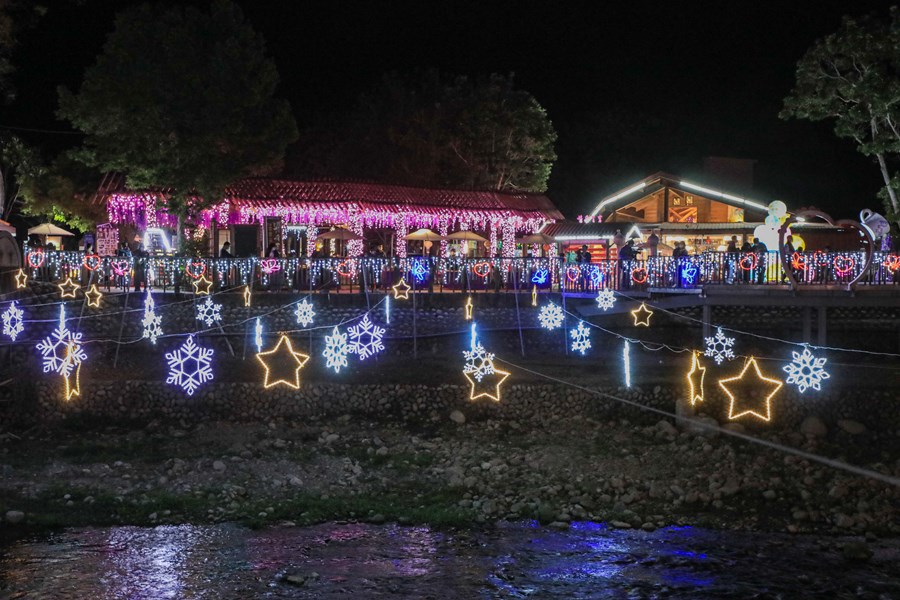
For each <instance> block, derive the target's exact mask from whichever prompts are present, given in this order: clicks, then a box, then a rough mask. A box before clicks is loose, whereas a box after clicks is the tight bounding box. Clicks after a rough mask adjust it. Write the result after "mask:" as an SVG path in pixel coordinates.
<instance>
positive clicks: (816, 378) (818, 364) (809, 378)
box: [782, 348, 831, 394]
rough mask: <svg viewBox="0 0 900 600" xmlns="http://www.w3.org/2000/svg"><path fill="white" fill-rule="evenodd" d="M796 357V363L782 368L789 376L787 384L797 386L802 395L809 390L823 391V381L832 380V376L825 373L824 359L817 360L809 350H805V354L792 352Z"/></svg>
mask: <svg viewBox="0 0 900 600" xmlns="http://www.w3.org/2000/svg"><path fill="white" fill-rule="evenodd" d="M791 354H793V355H794V362H792V363H791V364H789V365H786V366H784V367H782V369H784V372H785V373H787V374H788V378H787V383H793V384H796V385H797V387H798V388H800V393H801V394H802V393H803V392H805V391H806V390H807V389H808V388H812V389H814V390H816V391H817V392H818V391H821V390H822V381H824V380H825V379H830V378H831V375H829V374H828V372H827V371H825V361H826V360H827V359H824V358H816V357H815V356H813V354H812V352H810V351H809V348H804V349H803V352H802V353H800V352H791Z"/></svg>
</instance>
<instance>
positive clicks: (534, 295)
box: [531, 285, 537, 306]
mask: <svg viewBox="0 0 900 600" xmlns="http://www.w3.org/2000/svg"><path fill="white" fill-rule="evenodd" d="M531 305H532V306H537V285H534V286H532V287H531Z"/></svg>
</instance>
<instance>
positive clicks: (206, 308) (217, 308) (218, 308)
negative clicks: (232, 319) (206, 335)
mask: <svg viewBox="0 0 900 600" xmlns="http://www.w3.org/2000/svg"><path fill="white" fill-rule="evenodd" d="M197 320H198V321H203V322H204V323H206V326H207V327H212V326H213V323H218V322H219V321H221V320H222V305H221V304H216V303H215V302H213V301H212V298H211V297H209V296H207V297H206V300H205V301H204V302H203V303H202V304H198V305H197Z"/></svg>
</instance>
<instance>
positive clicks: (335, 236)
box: [318, 229, 363, 240]
mask: <svg viewBox="0 0 900 600" xmlns="http://www.w3.org/2000/svg"><path fill="white" fill-rule="evenodd" d="M318 239H320V240H361V239H363V238H362V236H361V235H356V234H355V233H353V232H352V231H350V230H349V229H332V230H331V231H326V232H325V233H320V234H319V236H318Z"/></svg>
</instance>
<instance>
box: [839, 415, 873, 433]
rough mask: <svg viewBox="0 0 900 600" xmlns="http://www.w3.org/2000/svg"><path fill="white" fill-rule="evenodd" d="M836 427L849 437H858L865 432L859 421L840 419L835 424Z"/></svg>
mask: <svg viewBox="0 0 900 600" xmlns="http://www.w3.org/2000/svg"><path fill="white" fill-rule="evenodd" d="M837 424H838V427H840V428H841V429H843V430H844V431H846V432H847V433H849V434H850V435H859V434H861V433H865V432H866V426H865V425H863V424H862V423H860V422H859V421H854V420H852V419H840V420H838V422H837Z"/></svg>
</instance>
